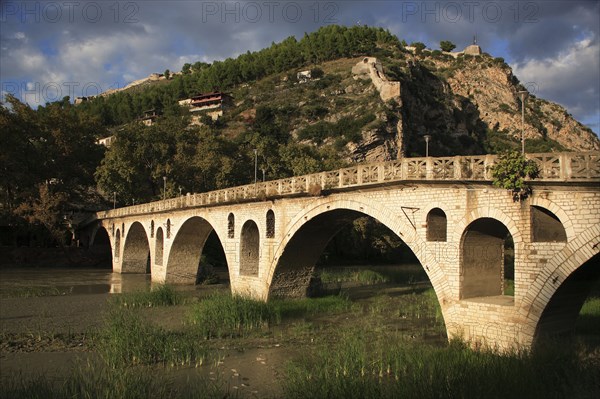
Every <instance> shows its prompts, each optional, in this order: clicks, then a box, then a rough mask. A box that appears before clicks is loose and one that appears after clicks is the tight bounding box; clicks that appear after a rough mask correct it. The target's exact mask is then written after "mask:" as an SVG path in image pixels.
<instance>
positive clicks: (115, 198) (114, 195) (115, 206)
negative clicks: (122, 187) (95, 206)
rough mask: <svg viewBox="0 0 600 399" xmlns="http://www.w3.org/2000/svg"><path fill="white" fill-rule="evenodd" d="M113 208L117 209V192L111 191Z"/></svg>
mask: <svg viewBox="0 0 600 399" xmlns="http://www.w3.org/2000/svg"><path fill="white" fill-rule="evenodd" d="M113 209H117V192H116V191H113Z"/></svg>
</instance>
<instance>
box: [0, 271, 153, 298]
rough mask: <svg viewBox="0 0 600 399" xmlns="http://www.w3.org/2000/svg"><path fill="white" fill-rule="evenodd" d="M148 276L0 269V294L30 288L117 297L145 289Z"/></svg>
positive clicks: (149, 284)
mask: <svg viewBox="0 0 600 399" xmlns="http://www.w3.org/2000/svg"><path fill="white" fill-rule="evenodd" d="M151 284H152V283H151V281H150V275H149V274H119V273H113V272H112V270H110V269H55V268H50V269H38V268H35V269H34V268H32V269H3V270H0V294H1V293H6V292H14V291H23V292H24V291H25V290H31V289H40V290H42V289H56V290H58V291H60V292H65V293H72V294H106V293H113V294H118V293H122V292H133V291H140V290H145V289H147V288H148V287H150V286H151Z"/></svg>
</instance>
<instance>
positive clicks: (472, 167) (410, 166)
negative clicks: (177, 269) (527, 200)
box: [98, 151, 600, 218]
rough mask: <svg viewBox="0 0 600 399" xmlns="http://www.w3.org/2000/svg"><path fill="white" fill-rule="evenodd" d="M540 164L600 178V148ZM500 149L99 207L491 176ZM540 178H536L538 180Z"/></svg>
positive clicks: (559, 175)
mask: <svg viewBox="0 0 600 399" xmlns="http://www.w3.org/2000/svg"><path fill="white" fill-rule="evenodd" d="M527 158H529V159H533V160H534V161H536V162H537V163H538V165H539V169H540V176H539V178H538V179H537V180H539V181H543V182H567V181H577V182H599V183H600V152H598V151H593V152H577V153H575V152H572V153H565V152H563V153H543V154H527ZM497 159H498V156H496V155H475V156H456V157H442V158H433V157H423V158H403V159H401V160H396V161H389V162H378V163H367V164H359V165H356V166H352V167H349V168H343V169H338V170H333V171H329V172H320V173H313V174H309V175H304V176H294V177H289V178H285V179H279V180H272V181H266V182H260V183H256V184H247V185H244V186H238V187H231V188H226V189H222V190H216V191H210V192H206V193H200V194H187V195H185V196H181V197H177V198H171V199H167V200H163V201H155V202H149V203H146V204H140V205H134V206H129V207H124V208H118V209H114V210H109V211H105V212H99V213H98V216H99V217H101V218H110V217H120V216H127V215H136V214H146V213H154V212H163V211H168V210H173V209H180V208H188V207H200V206H214V205H220V204H227V203H236V202H243V201H256V200H258V201H260V200H264V199H266V198H279V197H287V196H295V195H302V194H319V193H320V192H321V190H328V191H335V190H341V189H349V188H357V187H362V186H365V187H368V186H374V185H378V184H386V183H393V182H401V181H491V180H492V177H491V172H490V168H491V167H492V166H493V165H494V164H495V163H496V162H497ZM537 180H536V181H537Z"/></svg>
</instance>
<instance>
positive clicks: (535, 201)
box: [530, 195, 575, 241]
mask: <svg viewBox="0 0 600 399" xmlns="http://www.w3.org/2000/svg"><path fill="white" fill-rule="evenodd" d="M530 204H531V206H537V207H541V208H545V209H547V210H548V211H550V212H552V213H553V214H554V215H555V216H556V217H557V218H558V219H559V220H560V222H561V223H562V227H563V228H564V229H565V233H566V235H567V241H571V240H572V239H573V238H575V229H574V228H573V222H572V221H571V218H570V217H569V215H567V213H566V212H565V211H564V210H563V209H562V208H561V207H560V206H558V205H557V204H556V203H554V202H553V201H550V200H549V199H547V198H542V197H539V196H535V195H534V196H533V197H532V198H531V203H530Z"/></svg>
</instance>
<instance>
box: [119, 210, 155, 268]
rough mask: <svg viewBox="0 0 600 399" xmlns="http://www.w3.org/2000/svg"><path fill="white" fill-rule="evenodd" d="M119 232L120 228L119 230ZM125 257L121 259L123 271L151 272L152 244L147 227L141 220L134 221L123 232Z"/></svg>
mask: <svg viewBox="0 0 600 399" xmlns="http://www.w3.org/2000/svg"><path fill="white" fill-rule="evenodd" d="M117 232H118V230H117ZM123 236H124V237H125V244H124V245H123V257H122V261H121V272H122V273H149V272H150V244H149V241H148V235H147V234H146V229H144V226H142V224H141V223H140V222H134V223H133V224H132V225H131V226H130V227H129V230H128V231H127V234H126V235H125V233H124V234H123Z"/></svg>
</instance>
